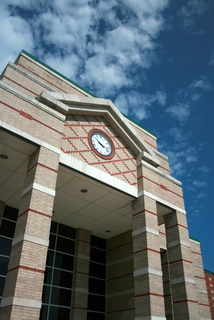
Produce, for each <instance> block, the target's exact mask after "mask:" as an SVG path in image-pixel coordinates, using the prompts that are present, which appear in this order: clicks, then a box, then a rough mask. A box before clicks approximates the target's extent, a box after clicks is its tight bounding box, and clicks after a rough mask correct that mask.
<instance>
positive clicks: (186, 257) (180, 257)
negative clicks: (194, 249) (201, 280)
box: [165, 211, 200, 320]
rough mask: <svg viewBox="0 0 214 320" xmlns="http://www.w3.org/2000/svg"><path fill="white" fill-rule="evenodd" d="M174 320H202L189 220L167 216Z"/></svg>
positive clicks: (171, 214) (174, 214) (176, 216)
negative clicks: (192, 258) (192, 256)
mask: <svg viewBox="0 0 214 320" xmlns="http://www.w3.org/2000/svg"><path fill="white" fill-rule="evenodd" d="M165 225H166V240H167V249H168V257H169V270H170V283H171V290H172V300H173V310H174V319H175V320H180V319H185V320H188V319H191V320H197V319H200V316H199V309H198V300H197V294H196V282H195V279H194V271H193V265H192V260H191V248H190V242H189V235H188V228H187V221H186V216H185V214H184V213H181V212H178V211H174V212H172V213H170V214H168V215H166V216H165Z"/></svg>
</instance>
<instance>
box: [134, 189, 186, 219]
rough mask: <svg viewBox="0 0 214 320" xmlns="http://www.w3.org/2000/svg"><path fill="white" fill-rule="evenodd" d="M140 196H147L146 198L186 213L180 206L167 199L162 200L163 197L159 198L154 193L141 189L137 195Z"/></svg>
mask: <svg viewBox="0 0 214 320" xmlns="http://www.w3.org/2000/svg"><path fill="white" fill-rule="evenodd" d="M141 196H147V197H148V198H151V199H153V200H156V201H157V202H159V203H162V204H164V205H166V206H167V207H170V208H172V209H174V210H176V211H179V212H180V213H183V214H186V210H184V209H181V208H179V207H177V206H175V205H174V204H172V203H170V202H168V201H165V200H163V199H161V198H159V197H156V196H155V195H153V194H151V193H150V192H147V191H141V192H139V193H138V197H141Z"/></svg>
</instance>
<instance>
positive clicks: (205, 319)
mask: <svg viewBox="0 0 214 320" xmlns="http://www.w3.org/2000/svg"><path fill="white" fill-rule="evenodd" d="M201 320H212V319H211V318H201Z"/></svg>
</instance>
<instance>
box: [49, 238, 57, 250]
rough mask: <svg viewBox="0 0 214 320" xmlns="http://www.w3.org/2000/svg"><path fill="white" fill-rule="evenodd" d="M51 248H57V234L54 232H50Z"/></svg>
mask: <svg viewBox="0 0 214 320" xmlns="http://www.w3.org/2000/svg"><path fill="white" fill-rule="evenodd" d="M49 241H50V242H49V248H50V249H53V250H54V249H55V242H56V236H55V235H54V234H50V238H49Z"/></svg>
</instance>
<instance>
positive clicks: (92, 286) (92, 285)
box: [89, 278, 106, 295]
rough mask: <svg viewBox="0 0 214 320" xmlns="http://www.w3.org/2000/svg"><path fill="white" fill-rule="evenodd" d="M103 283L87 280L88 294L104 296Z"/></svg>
mask: <svg viewBox="0 0 214 320" xmlns="http://www.w3.org/2000/svg"><path fill="white" fill-rule="evenodd" d="M105 289H106V286H105V281H104V280H98V279H93V278H89V292H90V293H97V294H103V295H105Z"/></svg>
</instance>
